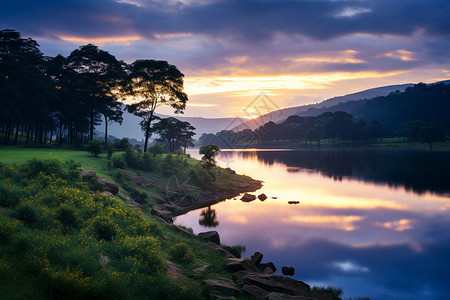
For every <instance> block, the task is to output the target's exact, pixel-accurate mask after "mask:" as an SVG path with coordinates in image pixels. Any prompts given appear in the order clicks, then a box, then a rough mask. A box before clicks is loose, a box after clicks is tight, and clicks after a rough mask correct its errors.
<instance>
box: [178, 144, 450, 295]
mask: <svg viewBox="0 0 450 300" xmlns="http://www.w3.org/2000/svg"><path fill="white" fill-rule="evenodd" d="M190 154H191V155H192V156H194V157H197V158H198V157H199V155H198V150H191V152H190ZM217 161H218V164H219V165H220V166H222V167H230V168H232V169H233V170H235V171H236V172H237V173H240V174H245V175H249V176H251V177H253V178H255V179H259V180H263V181H264V186H263V188H262V189H260V190H258V191H257V192H255V193H253V194H255V195H259V194H261V193H265V194H266V195H267V196H268V199H267V200H265V201H260V200H258V199H257V200H255V201H253V202H250V203H244V202H242V201H240V200H239V199H240V197H237V200H233V199H230V200H227V201H224V202H221V203H218V204H216V205H214V206H211V207H210V208H209V209H208V208H203V209H199V210H194V211H191V212H189V213H187V214H185V215H182V216H179V217H177V218H176V220H175V223H176V224H181V225H184V226H188V227H191V228H192V229H193V230H194V232H195V233H199V232H203V231H209V230H216V231H218V232H219V234H220V237H221V242H222V243H224V244H227V245H238V244H240V245H245V247H246V251H245V253H243V256H250V255H252V254H253V253H254V252H255V251H260V252H261V253H263V254H264V258H263V262H269V261H272V262H273V263H274V264H275V266H276V267H277V269H278V270H277V273H280V272H281V267H282V266H292V267H294V268H295V275H294V276H293V278H295V279H298V280H302V281H304V282H306V283H308V284H310V285H311V286H312V285H325V286H328V285H331V286H337V287H341V288H343V290H344V298H350V297H362V296H367V297H370V299H449V298H450V230H449V229H450V153H449V152H438V151H434V152H429V151H422V150H400V149H386V148H356V149H355V148H348V149H344V148H334V149H333V148H329V149H325V148H324V149H317V148H311V149H304V150H275V149H273V150H271V149H260V150H258V149H247V150H242V151H241V150H222V151H221V152H220V155H219V156H218V159H217ZM288 201H299V204H289V203H288ZM211 217H212V218H211Z"/></svg>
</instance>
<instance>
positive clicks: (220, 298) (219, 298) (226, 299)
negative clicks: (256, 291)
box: [210, 294, 236, 300]
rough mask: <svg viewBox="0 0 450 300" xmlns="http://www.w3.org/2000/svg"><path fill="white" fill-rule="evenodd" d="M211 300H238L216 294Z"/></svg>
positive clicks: (212, 295)
mask: <svg viewBox="0 0 450 300" xmlns="http://www.w3.org/2000/svg"><path fill="white" fill-rule="evenodd" d="M210 299H211V300H236V298H234V297H232V296H230V297H227V296H222V295H214V294H211V297H210Z"/></svg>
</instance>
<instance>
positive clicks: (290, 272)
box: [281, 267, 295, 276]
mask: <svg viewBox="0 0 450 300" xmlns="http://www.w3.org/2000/svg"><path fill="white" fill-rule="evenodd" d="M281 272H282V273H283V275H289V276H292V275H294V273H295V269H294V268H293V267H282V268H281Z"/></svg>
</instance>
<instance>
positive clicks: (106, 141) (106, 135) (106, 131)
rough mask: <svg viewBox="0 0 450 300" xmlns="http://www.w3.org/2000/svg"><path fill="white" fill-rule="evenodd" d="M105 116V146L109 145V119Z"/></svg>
mask: <svg viewBox="0 0 450 300" xmlns="http://www.w3.org/2000/svg"><path fill="white" fill-rule="evenodd" d="M104 116H105V146H106V145H107V144H108V117H107V116H106V115H104Z"/></svg>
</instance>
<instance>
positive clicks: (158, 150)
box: [148, 144, 164, 154]
mask: <svg viewBox="0 0 450 300" xmlns="http://www.w3.org/2000/svg"><path fill="white" fill-rule="evenodd" d="M148 152H149V153H152V154H162V153H163V152H164V147H163V146H161V145H158V144H155V145H153V146H151V147H149V148H148Z"/></svg>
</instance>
